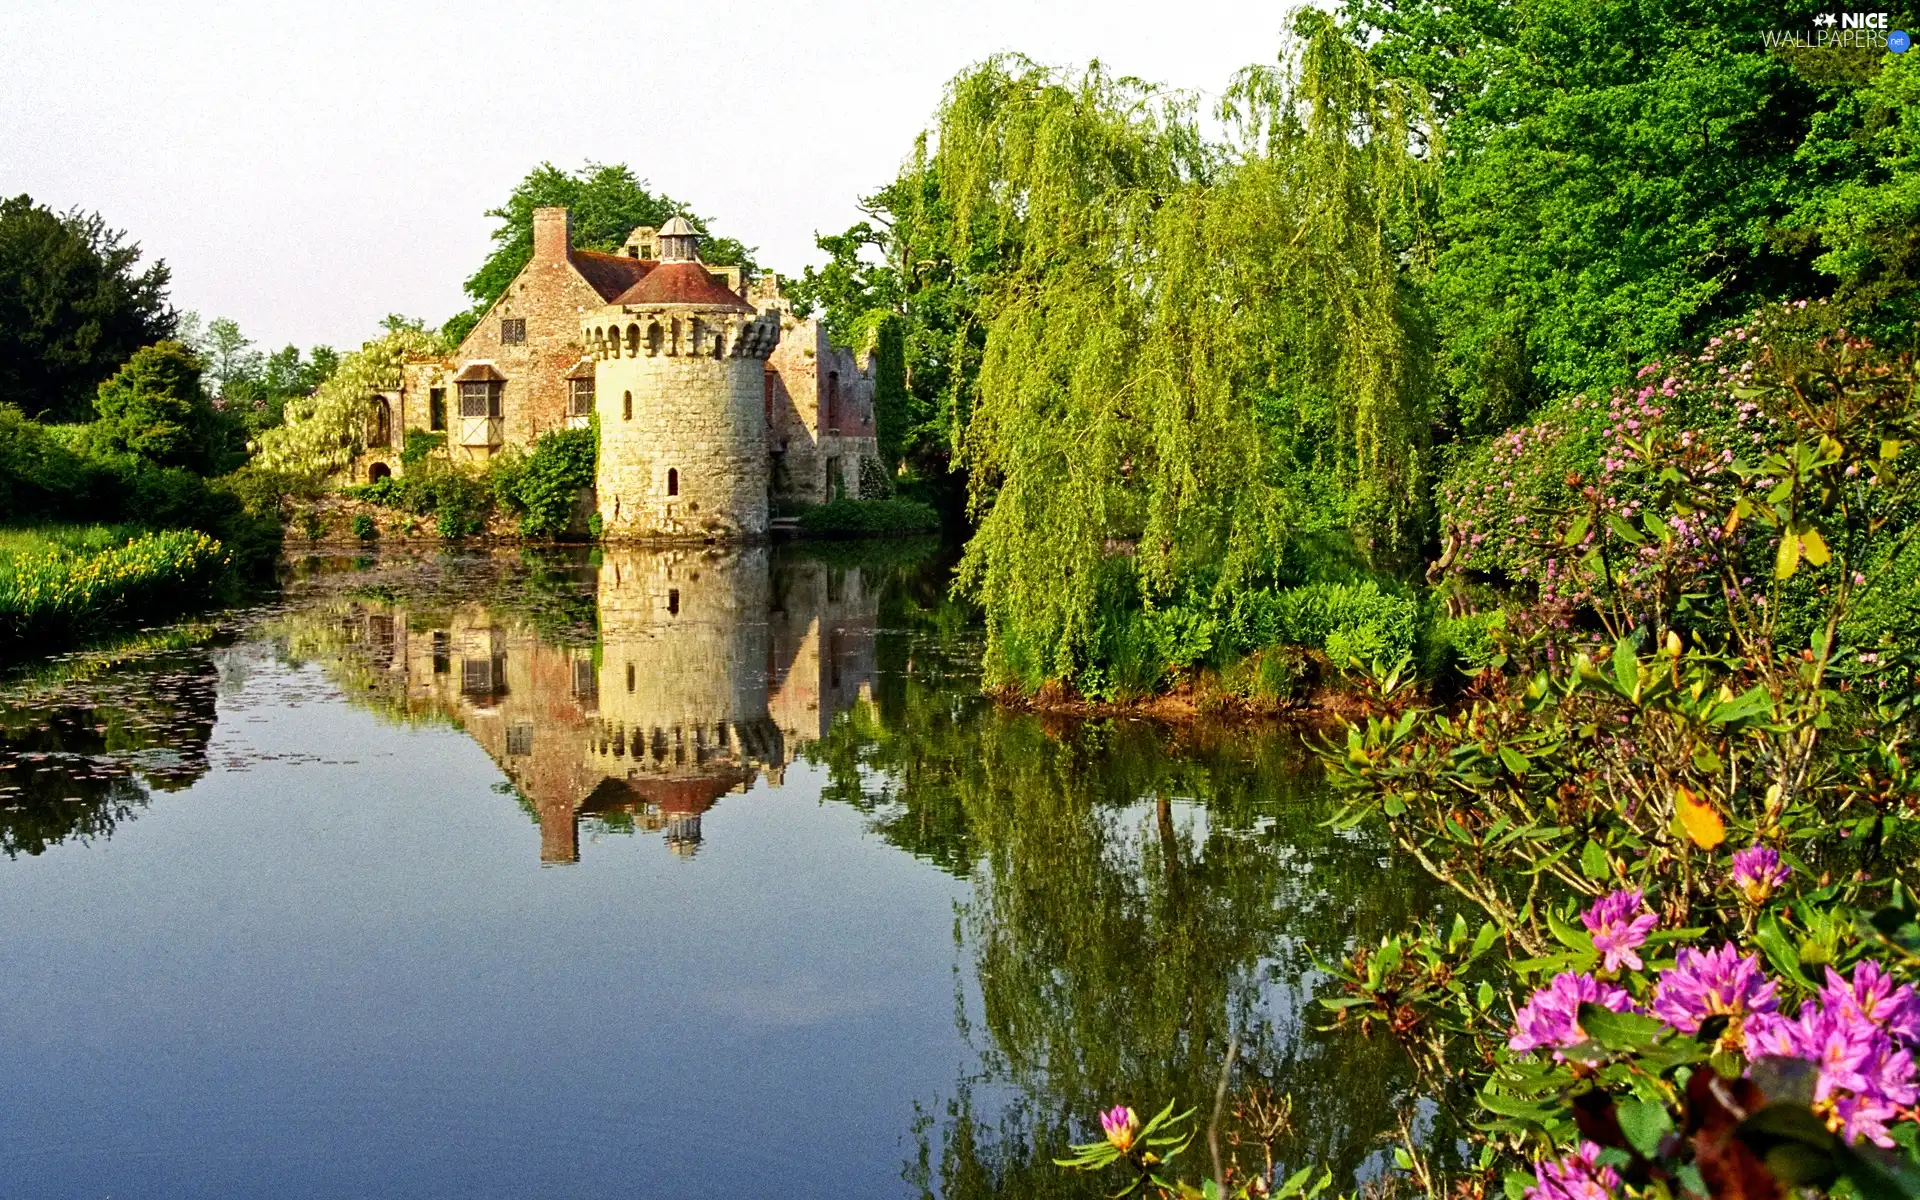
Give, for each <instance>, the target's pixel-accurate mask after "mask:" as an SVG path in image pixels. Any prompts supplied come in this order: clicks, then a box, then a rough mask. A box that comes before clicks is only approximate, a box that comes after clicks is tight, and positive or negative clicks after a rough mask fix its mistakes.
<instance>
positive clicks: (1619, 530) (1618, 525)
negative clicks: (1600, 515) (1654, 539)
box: [1607, 513, 1647, 546]
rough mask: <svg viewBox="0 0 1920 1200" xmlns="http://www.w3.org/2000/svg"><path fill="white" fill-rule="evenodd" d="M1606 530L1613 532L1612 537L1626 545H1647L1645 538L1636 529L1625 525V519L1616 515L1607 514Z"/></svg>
mask: <svg viewBox="0 0 1920 1200" xmlns="http://www.w3.org/2000/svg"><path fill="white" fill-rule="evenodd" d="M1607 528H1608V529H1611V530H1613V536H1615V537H1617V538H1619V539H1620V540H1621V541H1623V542H1626V543H1627V544H1628V545H1631V546H1644V545H1646V544H1647V539H1646V536H1645V535H1643V534H1642V533H1641V532H1640V531H1639V530H1638V529H1635V528H1634V527H1633V526H1631V525H1629V524H1627V522H1626V518H1624V517H1622V516H1621V515H1620V514H1618V513H1608V514H1607Z"/></svg>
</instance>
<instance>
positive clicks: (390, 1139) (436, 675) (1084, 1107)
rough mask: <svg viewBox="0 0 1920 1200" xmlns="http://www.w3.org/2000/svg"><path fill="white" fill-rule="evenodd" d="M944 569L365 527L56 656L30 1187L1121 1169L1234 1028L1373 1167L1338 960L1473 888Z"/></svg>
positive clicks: (342, 1190) (217, 1191) (894, 1182)
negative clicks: (1055, 704) (247, 588)
mask: <svg viewBox="0 0 1920 1200" xmlns="http://www.w3.org/2000/svg"><path fill="white" fill-rule="evenodd" d="M944 579H945V576H944V571H943V568H942V565H941V564H940V562H939V560H938V559H937V557H927V556H925V555H922V556H920V557H918V558H916V557H915V556H914V555H913V554H910V553H906V552H903V551H901V550H900V549H899V548H887V547H880V548H875V549H869V550H866V551H858V552H848V551H846V550H844V549H839V548H833V549H831V552H830V553H827V555H826V556H825V557H822V556H821V555H820V552H816V553H814V554H809V553H807V552H805V551H782V552H780V553H777V554H770V553H769V552H767V551H764V550H742V551H726V552H720V551H713V552H707V551H701V552H671V553H665V552H642V551H611V550H610V551H606V552H598V553H595V554H593V555H591V556H588V555H586V554H576V555H570V556H544V557H542V556H536V555H531V554H524V553H519V552H512V553H502V554H491V555H490V554H482V553H473V554H444V555H424V556H406V555H387V556H382V557H379V558H377V559H371V558H370V559H362V560H358V561H346V560H341V561H334V562H324V561H316V562H312V563H309V564H306V565H305V566H304V567H303V568H302V569H301V570H300V571H299V572H298V573H297V577H296V578H295V579H294V580H293V581H292V582H291V583H290V585H289V587H288V590H287V593H286V596H285V598H284V600H282V601H281V602H279V603H277V604H276V605H275V606H273V607H272V608H268V609H262V610H258V611H254V612H249V613H242V614H233V615H231V616H229V617H227V618H225V619H223V620H222V621H219V622H215V623H213V624H212V625H211V626H209V625H206V624H204V623H203V624H202V625H201V626H197V627H188V628H183V629H180V630H175V631H171V632H170V633H163V634H162V635H160V636H155V637H150V638H149V639H148V640H147V642H146V643H145V644H144V646H143V647H140V648H136V649H135V650H133V651H130V652H127V653H123V654H121V655H118V656H113V657H102V656H92V657H77V658H74V659H70V660H63V661H61V662H58V663H53V664H47V665H43V666H42V667H41V668H40V669H39V670H38V671H37V673H36V674H35V675H33V676H31V677H29V678H26V679H23V680H18V681H15V682H14V683H12V684H11V685H8V687H7V689H6V691H5V692H4V693H0V849H4V851H5V854H6V858H5V860H4V861H0V911H3V912H4V913H5V919H4V921H0V979H4V980H5V981H6V983H5V986H4V988H0V1079H4V1080H5V1081H6V1082H5V1083H4V1085H0V1134H3V1135H4V1137H5V1139H6V1144H7V1146H8V1149H9V1154H8V1159H9V1168H8V1171H7V1175H8V1184H7V1186H6V1187H5V1188H4V1189H0V1190H3V1191H4V1193H5V1194H6V1195H9V1196H28V1197H101V1196H127V1197H134V1196H141V1197H146V1196H153V1197H171V1196H181V1197H185V1196H195V1197H198V1196H214V1195H218V1196H261V1197H268V1196H272V1197H299V1196H363V1195H383V1196H385V1195H390V1196H461V1197H477V1196H516V1197H523V1196H655V1195H659V1196H676V1197H681V1196H713V1197H720V1196H728V1197H733V1196H741V1195H771V1194H778V1195H782V1196H795V1197H807V1196H821V1197H827V1196H832V1197H849V1196H917V1195H923V1194H934V1195H943V1196H973V1195H987V1194H1008V1195H1021V1194H1035V1193H1041V1192H1044V1193H1045V1194H1048V1195H1074V1194H1086V1195H1098V1194H1102V1190H1103V1189H1102V1187H1101V1185H1102V1184H1103V1183H1107V1184H1108V1186H1107V1188H1106V1190H1111V1184H1110V1182H1109V1181H1103V1180H1095V1179H1081V1178H1072V1179H1066V1178H1063V1177H1062V1175H1061V1172H1060V1171H1059V1170H1058V1169H1057V1168H1055V1167H1053V1166H1052V1165H1051V1163H1050V1159H1051V1158H1052V1157H1053V1156H1055V1155H1057V1154H1060V1153H1063V1152H1064V1145H1065V1143H1066V1141H1067V1140H1068V1139H1069V1138H1071V1137H1080V1136H1084V1135H1085V1132H1086V1126H1085V1122H1086V1120H1087V1118H1088V1116H1089V1114H1090V1113H1091V1112H1092V1111H1093V1110H1094V1107H1095V1106H1096V1105H1106V1104H1111V1103H1114V1102H1117V1101H1125V1102H1131V1103H1133V1104H1134V1105H1135V1106H1136V1107H1142V1108H1145V1107H1148V1106H1151V1107H1155V1108H1157V1107H1158V1106H1159V1105H1160V1104H1161V1103H1163V1102H1164V1101H1166V1100H1168V1099H1178V1100H1180V1101H1181V1102H1182V1103H1183V1104H1192V1103H1198V1102H1201V1101H1203V1100H1204V1099H1206V1098H1209V1097H1210V1096H1211V1094H1212V1091H1213V1087H1214V1084H1215V1082H1216V1079H1217V1073H1218V1071H1219V1069H1220V1066H1221V1063H1222V1061H1223V1059H1224V1057H1225V1053H1226V1047H1227V1045H1228V1043H1229V1041H1230V1040H1231V1041H1233V1042H1234V1043H1236V1044H1237V1046H1238V1048H1239V1049H1238V1053H1239V1056H1240V1059H1241V1065H1240V1066H1239V1068H1238V1069H1237V1070H1238V1076H1237V1078H1238V1081H1239V1084H1240V1086H1241V1087H1242V1088H1244V1089H1269V1090H1271V1092H1272V1093H1273V1094H1275V1095H1278V1094H1280V1093H1287V1094H1291V1095H1292V1096H1293V1098H1294V1104H1295V1114H1296V1119H1295V1122H1294V1131H1293V1132H1292V1133H1291V1134H1287V1135H1284V1136H1282V1137H1281V1138H1280V1139H1279V1140H1278V1142H1277V1143H1276V1154H1277V1155H1278V1156H1279V1157H1281V1158H1282V1159H1283V1160H1284V1161H1286V1162H1288V1163H1302V1164H1304V1163H1305V1162H1308V1161H1316V1162H1326V1163H1328V1164H1329V1165H1330V1166H1332V1167H1333V1168H1334V1169H1335V1170H1336V1172H1337V1173H1339V1174H1341V1175H1343V1176H1347V1177H1351V1176H1352V1174H1353V1173H1354V1172H1356V1171H1358V1172H1361V1173H1363V1174H1364V1173H1365V1172H1366V1171H1368V1170H1369V1167H1370V1164H1377V1162H1378V1160H1379V1156H1380V1154H1381V1153H1382V1144H1381V1142H1380V1140H1379V1137H1380V1135H1381V1134H1382V1133H1383V1132H1391V1131H1392V1130H1393V1129H1394V1128H1395V1127H1396V1125H1397V1123H1398V1122H1400V1121H1401V1120H1403V1119H1406V1120H1411V1119H1413V1117H1414V1115H1415V1107H1416V1103H1417V1102H1416V1100H1415V1098H1414V1097H1413V1095H1412V1092H1411V1083H1410V1081H1409V1079H1408V1078H1407V1077H1406V1073H1405V1070H1404V1067H1403V1066H1402V1064H1401V1061H1400V1057H1399V1055H1398V1052H1397V1051H1395V1050H1394V1049H1393V1047H1392V1046H1391V1045H1388V1044H1386V1043H1385V1042H1384V1041H1382V1040H1381V1039H1379V1038H1374V1039H1372V1040H1368V1039H1363V1038H1360V1037H1358V1036H1355V1035H1354V1034H1353V1033H1352V1032H1351V1031H1335V1032H1323V1031H1321V1030H1319V1029H1317V1028H1316V1026H1318V1025H1321V1024H1324V1023H1325V1020H1324V1018H1325V1014H1324V1013H1322V1012H1320V1011H1319V1010H1318V1009H1317V1007H1316V1006H1315V1005H1313V1004H1312V1003H1311V1000H1312V997H1313V995H1314V994H1315V992H1316V989H1317V988H1318V987H1319V986H1320V980H1319V976H1318V974H1317V973H1316V972H1315V970H1314V969H1313V966H1312V960H1311V958H1310V953H1311V952H1313V951H1316V950H1317V951H1318V952H1319V953H1321V954H1322V955H1327V954H1335V953H1338V951H1339V950H1340V949H1341V948H1342V947H1343V946H1345V945H1347V944H1349V943H1351V941H1352V940H1353V939H1356V938H1372V937H1375V936H1378V934H1379V933H1381V932H1385V931H1387V930H1389V929H1392V928H1395V927H1398V926H1399V925H1400V924H1402V923H1403V922H1404V920H1405V919H1407V918H1408V917H1409V916H1410V915H1417V914H1418V913H1419V912H1421V911H1423V910H1425V909H1427V908H1429V907H1431V905H1432V903H1433V901H1434V897H1432V896H1431V894H1430V893H1429V892H1428V891H1427V890H1426V889H1425V888H1423V887H1422V886H1421V885H1420V884H1419V882H1418V880H1417V879H1416V878H1415V877H1414V875H1413V873H1412V872H1411V871H1409V870H1407V869H1406V868H1404V867H1403V866H1401V865H1399V864H1396V863H1395V862H1394V861H1393V860H1392V858H1391V857H1390V856H1389V855H1388V854H1387V853H1386V852H1385V851H1384V850H1383V849H1382V848H1381V847H1380V846H1378V845H1375V844H1372V843H1370V842H1369V841H1367V840H1366V839H1364V838H1361V837H1357V836H1353V835H1346V834H1336V833H1333V832H1331V831H1329V830H1328V829H1326V828H1325V827H1324V825H1323V822H1324V820H1325V818H1326V816H1327V815H1328V807H1327V799H1326V797H1325V796H1324V795H1323V794H1322V792H1321V790H1320V787H1319V784H1318V780H1317V776H1316V775H1315V773H1314V772H1313V770H1312V769H1311V767H1310V765H1309V764H1308V763H1307V762H1306V761H1305V759H1304V758H1303V756H1302V754H1301V752H1300V748H1299V745H1298V740H1297V737H1296V736H1295V735H1293V734H1291V733H1289V732H1287V731H1285V730H1278V729H1268V730H1244V729H1211V728H1206V727H1200V728H1193V729H1184V730H1168V729H1164V728H1161V727H1158V726H1155V725H1151V724H1148V723H1144V722H1132V721H1107V722H1092V723H1086V722H1078V723H1074V722H1053V721H1047V720H1042V719H1040V718H1037V717H1033V716H1029V715H1013V714H1008V713H1004V712H1001V711H998V710H996V709H995V708H994V707H992V706H991V705H990V704H988V703H986V702H985V701H984V700H982V698H981V697H980V695H979V686H978V678H977V675H976V674H975V672H974V669H973V666H972V664H973V663H974V662H975V661H977V656H978V652H979V640H978V634H977V632H976V631H974V630H972V629H971V628H969V626H968V625H967V623H966V620H965V616H964V614H963V613H962V612H960V611H959V610H958V609H956V608H955V607H954V606H953V605H952V604H951V603H949V602H947V601H946V600H945V598H944ZM1256 1157H1257V1156H1256Z"/></svg>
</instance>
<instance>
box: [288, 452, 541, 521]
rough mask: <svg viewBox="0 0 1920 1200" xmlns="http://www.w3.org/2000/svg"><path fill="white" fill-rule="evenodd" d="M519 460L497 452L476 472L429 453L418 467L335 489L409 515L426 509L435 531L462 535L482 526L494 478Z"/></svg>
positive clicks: (495, 491)
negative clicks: (486, 467)
mask: <svg viewBox="0 0 1920 1200" xmlns="http://www.w3.org/2000/svg"><path fill="white" fill-rule="evenodd" d="M520 461H521V460H520V459H519V458H518V456H506V455H502V456H501V457H500V459H498V460H496V461H495V462H494V463H492V464H489V468H490V469H489V472H488V473H487V474H485V475H480V474H475V473H472V472H469V471H465V470H462V469H460V468H459V467H456V466H453V465H452V464H450V463H442V462H439V461H437V460H431V459H430V460H428V461H427V462H425V463H423V464H421V467H420V469H418V470H412V471H408V472H407V473H406V474H405V475H397V476H388V477H387V478H385V479H382V480H379V481H377V482H374V483H367V484H361V485H359V486H357V487H349V488H343V489H341V494H342V495H345V496H347V497H349V498H351V499H355V500H365V501H366V502H368V503H369V504H378V505H380V506H381V507H382V508H394V509H398V510H400V511H401V512H405V513H411V514H413V515H414V516H427V515H429V514H432V515H433V517H434V527H435V529H437V530H438V532H439V534H440V536H441V537H443V538H448V539H454V538H463V537H466V536H467V535H469V534H475V533H479V532H481V531H482V530H484V529H485V528H486V519H487V511H488V510H489V509H490V508H491V507H492V506H493V504H494V502H495V499H496V496H497V494H498V490H499V486H500V485H499V482H498V481H499V480H500V479H502V478H513V477H515V476H516V475H517V472H514V471H513V470H512V469H513V468H516V467H517V465H518V463H519V462H520ZM503 468H505V469H503ZM309 536H312V535H309Z"/></svg>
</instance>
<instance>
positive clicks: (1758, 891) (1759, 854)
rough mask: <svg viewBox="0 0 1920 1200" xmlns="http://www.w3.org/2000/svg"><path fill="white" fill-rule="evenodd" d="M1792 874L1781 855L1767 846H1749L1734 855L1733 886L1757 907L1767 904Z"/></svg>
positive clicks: (1748, 901)
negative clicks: (1769, 898)
mask: <svg viewBox="0 0 1920 1200" xmlns="http://www.w3.org/2000/svg"><path fill="white" fill-rule="evenodd" d="M1790 874H1792V871H1791V870H1790V869H1789V868H1788V867H1787V864H1785V863H1783V862H1781V861H1780V855H1779V854H1778V853H1777V852H1776V851H1773V850H1770V849H1768V848H1767V847H1765V846H1748V847H1747V848H1746V849H1745V850H1742V851H1739V852H1738V853H1736V854H1735V855H1734V856H1733V874H1732V878H1733V886H1734V888H1735V889H1736V890H1738V891H1739V893H1740V895H1741V896H1742V898H1744V899H1745V900H1746V902H1747V903H1748V904H1751V905H1753V906H1754V907H1756V908H1757V907H1759V906H1760V905H1762V904H1765V903H1766V902H1767V897H1769V896H1771V895H1773V893H1774V889H1776V888H1778V887H1779V886H1780V885H1781V884H1783V883H1785V882H1786V881H1787V876H1788V875H1790Z"/></svg>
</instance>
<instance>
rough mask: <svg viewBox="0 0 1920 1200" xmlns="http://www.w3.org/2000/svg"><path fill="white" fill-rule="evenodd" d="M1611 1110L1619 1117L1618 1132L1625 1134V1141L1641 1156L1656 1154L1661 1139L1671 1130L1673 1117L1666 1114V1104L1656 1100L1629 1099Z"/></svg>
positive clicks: (1647, 1156) (1646, 1156)
mask: <svg viewBox="0 0 1920 1200" xmlns="http://www.w3.org/2000/svg"><path fill="white" fill-rule="evenodd" d="M1613 1111H1614V1115H1616V1116H1617V1117H1619V1119H1620V1132H1622V1133H1624V1134H1626V1135H1627V1142H1628V1143H1629V1144H1630V1145H1632V1146H1633V1148H1634V1149H1635V1150H1638V1151H1639V1152H1640V1155H1641V1157H1643V1158H1652V1157H1654V1156H1655V1155H1656V1154H1658V1153H1659V1152H1660V1142H1661V1140H1662V1139H1663V1138H1665V1137H1666V1136H1667V1135H1668V1134H1670V1133H1672V1132H1673V1118H1672V1117H1671V1116H1669V1115H1668V1114H1667V1106H1666V1105H1664V1104H1661V1103H1658V1102H1657V1101H1652V1100H1630V1101H1627V1102H1626V1103H1624V1104H1616V1105H1615V1106H1614V1109H1613Z"/></svg>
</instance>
